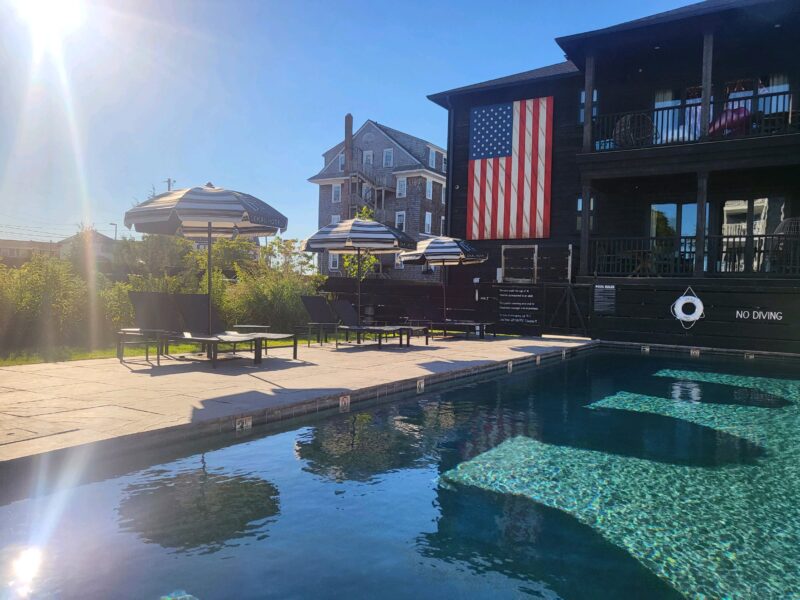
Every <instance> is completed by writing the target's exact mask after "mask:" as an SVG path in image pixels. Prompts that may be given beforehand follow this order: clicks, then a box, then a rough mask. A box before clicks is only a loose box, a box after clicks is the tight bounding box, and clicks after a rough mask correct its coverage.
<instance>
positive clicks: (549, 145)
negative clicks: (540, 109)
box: [541, 96, 553, 238]
mask: <svg viewBox="0 0 800 600" xmlns="http://www.w3.org/2000/svg"><path fill="white" fill-rule="evenodd" d="M545 100H546V101H547V119H546V120H545V126H546V128H547V132H546V133H545V136H544V139H545V152H544V155H545V173H544V199H545V200H544V217H543V221H544V229H543V230H542V234H541V235H542V237H546V238H549V237H550V192H551V190H550V176H551V172H552V169H553V161H552V160H551V156H552V155H553V98H552V97H550V96H548V97H547V98H545Z"/></svg>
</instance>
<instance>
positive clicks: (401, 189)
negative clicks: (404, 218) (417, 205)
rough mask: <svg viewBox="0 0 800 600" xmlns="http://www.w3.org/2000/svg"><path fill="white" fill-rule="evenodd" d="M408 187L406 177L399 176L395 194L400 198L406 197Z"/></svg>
mask: <svg viewBox="0 0 800 600" xmlns="http://www.w3.org/2000/svg"><path fill="white" fill-rule="evenodd" d="M406 187H407V181H406V178H405V177H398V178H397V191H396V192H395V196H397V197H398V198H405V197H406Z"/></svg>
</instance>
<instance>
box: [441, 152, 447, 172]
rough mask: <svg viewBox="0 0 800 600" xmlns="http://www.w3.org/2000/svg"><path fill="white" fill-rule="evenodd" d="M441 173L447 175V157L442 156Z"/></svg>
mask: <svg viewBox="0 0 800 600" xmlns="http://www.w3.org/2000/svg"><path fill="white" fill-rule="evenodd" d="M442 173H447V157H446V156H445V155H444V154H442Z"/></svg>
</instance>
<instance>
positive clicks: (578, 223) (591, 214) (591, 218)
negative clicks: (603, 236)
mask: <svg viewBox="0 0 800 600" xmlns="http://www.w3.org/2000/svg"><path fill="white" fill-rule="evenodd" d="M577 208H578V216H577V219H576V221H575V226H576V229H577V230H578V231H580V230H581V227H582V223H583V198H581V197H580V196H578V207H577ZM589 231H594V198H592V199H591V200H589Z"/></svg>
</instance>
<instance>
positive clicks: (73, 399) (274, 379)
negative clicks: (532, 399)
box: [0, 337, 591, 462]
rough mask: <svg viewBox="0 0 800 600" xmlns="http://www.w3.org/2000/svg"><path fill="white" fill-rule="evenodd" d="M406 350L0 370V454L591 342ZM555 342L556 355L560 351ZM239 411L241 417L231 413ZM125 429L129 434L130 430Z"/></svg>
mask: <svg viewBox="0 0 800 600" xmlns="http://www.w3.org/2000/svg"><path fill="white" fill-rule="evenodd" d="M413 343H414V345H412V346H411V347H410V348H400V347H397V346H395V345H393V344H390V345H388V346H387V347H386V348H385V349H384V350H381V351H378V350H377V349H375V348H370V347H367V346H366V345H365V346H362V347H343V348H342V347H340V349H339V350H335V349H334V348H333V346H332V345H326V346H323V347H320V346H312V347H311V348H307V347H305V346H301V347H300V354H299V360H297V361H294V360H291V349H290V348H278V349H270V350H269V357H268V358H266V359H265V360H264V362H263V363H262V364H261V365H258V366H254V365H253V364H252V360H250V356H251V355H249V354H247V353H245V355H244V356H245V358H244V359H239V360H231V361H221V362H220V365H219V368H218V369H216V370H214V369H212V368H211V365H210V364H208V363H207V362H205V361H186V360H177V359H166V360H162V363H161V366H160V367H156V366H153V365H151V364H149V363H147V362H145V360H144V358H143V357H141V358H139V357H135V358H131V359H129V362H126V363H124V364H120V363H119V362H118V361H117V360H116V359H102V360H85V361H75V362H64V363H46V364H37V365H25V366H18V367H5V368H0V462H2V461H10V460H14V459H18V458H23V457H31V456H34V455H37V454H41V453H46V452H51V451H54V450H60V449H64V448H70V447H73V446H78V445H82V444H87V443H91V442H98V441H101V440H110V439H116V438H119V439H126V440H128V441H130V440H131V436H139V437H142V438H144V437H147V436H148V435H149V436H151V437H153V438H155V437H156V435H155V434H158V436H159V439H160V436H161V435H164V436H166V437H168V436H170V435H173V436H176V437H186V436H190V435H202V434H203V433H206V432H210V431H230V430H232V429H234V428H235V427H236V425H237V419H238V420H239V425H240V426H242V425H243V424H244V425H247V421H249V419H247V417H251V418H252V422H253V423H254V424H259V423H264V422H267V421H273V420H280V419H284V418H288V417H292V416H298V415H302V414H307V413H311V412H316V411H319V410H325V409H329V408H334V407H338V406H339V401H340V397H341V396H342V395H350V397H351V402H353V403H355V402H358V401H362V400H367V399H374V398H376V397H377V398H379V397H381V396H386V395H388V394H391V393H394V392H400V391H404V390H409V389H416V382H417V380H418V379H420V378H424V379H425V382H426V384H428V386H429V387H430V385H432V384H434V383H437V382H443V381H446V380H451V379H456V378H460V377H464V376H465V375H468V374H472V373H476V372H480V371H486V370H490V369H493V368H494V369H496V368H497V367H498V366H503V367H505V365H506V364H507V362H508V361H509V360H511V361H514V363H515V364H518V363H524V362H530V361H535V357H536V355H540V356H545V355H553V354H554V355H556V356H558V357H563V356H565V355H566V354H571V353H572V352H574V351H576V350H577V349H578V348H581V347H586V346H587V345H590V344H591V342H589V341H588V340H582V339H577V338H559V337H545V338H519V337H514V338H511V337H499V338H496V339H486V340H474V339H472V340H464V339H448V340H441V339H435V340H431V345H430V346H424V345H423V344H424V343H423V342H421V341H420V340H419V338H416V339H414V342H413ZM563 351H566V354H565V353H564V352H563ZM242 418H245V421H244V422H242V421H241V419H242ZM134 439H138V437H137V438H134Z"/></svg>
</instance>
